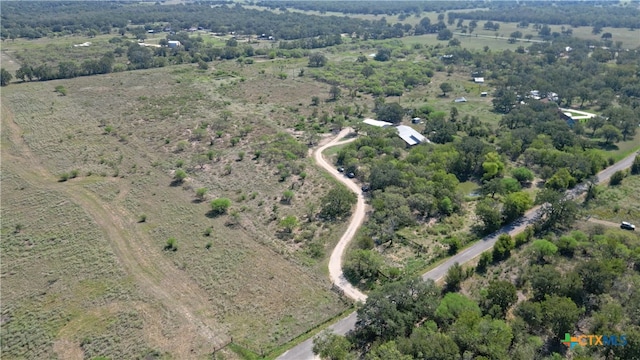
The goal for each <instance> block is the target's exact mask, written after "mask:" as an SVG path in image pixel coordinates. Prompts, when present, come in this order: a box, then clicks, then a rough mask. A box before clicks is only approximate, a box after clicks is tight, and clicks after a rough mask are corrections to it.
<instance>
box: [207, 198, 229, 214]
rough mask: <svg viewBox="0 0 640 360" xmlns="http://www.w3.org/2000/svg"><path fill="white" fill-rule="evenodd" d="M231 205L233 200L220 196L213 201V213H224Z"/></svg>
mask: <svg viewBox="0 0 640 360" xmlns="http://www.w3.org/2000/svg"><path fill="white" fill-rule="evenodd" d="M229 206H231V200H229V199H227V198H218V199H215V200H213V201H211V213H212V214H213V215H222V214H225V213H226V212H227V210H228V209H229Z"/></svg>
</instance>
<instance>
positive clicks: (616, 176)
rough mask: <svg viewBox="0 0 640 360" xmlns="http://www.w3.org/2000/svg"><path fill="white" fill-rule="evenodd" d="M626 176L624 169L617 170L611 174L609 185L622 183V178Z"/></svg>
mask: <svg viewBox="0 0 640 360" xmlns="http://www.w3.org/2000/svg"><path fill="white" fill-rule="evenodd" d="M626 177H627V172H626V171H625V170H618V171H616V172H614V173H613V175H611V179H609V186H616V185H620V184H621V183H622V180H624V178H626Z"/></svg>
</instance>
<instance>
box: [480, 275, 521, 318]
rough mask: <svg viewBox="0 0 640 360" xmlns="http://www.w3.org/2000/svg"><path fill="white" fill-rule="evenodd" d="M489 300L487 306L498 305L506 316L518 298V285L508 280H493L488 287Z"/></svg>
mask: <svg viewBox="0 0 640 360" xmlns="http://www.w3.org/2000/svg"><path fill="white" fill-rule="evenodd" d="M487 300H488V301H489V304H488V307H487V308H491V307H492V306H493V305H497V306H498V307H499V308H500V310H501V312H502V315H503V316H504V314H506V313H507V310H509V308H510V307H511V305H513V304H515V303H516V301H517V300H518V295H517V294H516V287H515V285H513V284H512V283H510V282H508V281H503V280H497V281H491V282H489V287H488V288H487Z"/></svg>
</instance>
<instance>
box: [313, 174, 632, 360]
mask: <svg viewBox="0 0 640 360" xmlns="http://www.w3.org/2000/svg"><path fill="white" fill-rule="evenodd" d="M639 164H640V162H639ZM498 245H500V246H496V248H494V250H493V252H488V253H485V254H483V256H482V257H481V259H480V262H479V264H478V266H477V267H476V268H475V269H474V268H469V269H463V268H461V267H460V266H454V267H453V268H451V269H450V270H449V272H448V274H447V276H446V278H445V280H446V283H445V286H444V288H442V289H441V288H440V287H438V286H436V285H435V284H434V283H433V282H431V281H427V282H424V281H422V279H410V280H406V281H402V282H395V283H390V284H387V285H384V286H382V287H379V288H377V289H375V290H374V291H372V292H371V293H370V295H369V298H368V299H367V302H366V304H364V305H363V306H362V308H360V309H359V310H358V322H357V323H356V328H355V330H354V331H352V332H351V333H350V334H349V335H348V336H347V337H346V338H344V337H340V336H337V335H326V334H325V335H324V336H321V337H320V338H319V339H318V340H316V342H315V346H314V351H315V352H316V353H317V354H320V355H321V356H322V357H323V358H328V359H350V358H355V354H356V353H358V354H364V356H363V357H364V358H365V359H369V360H374V359H375V360H378V359H415V358H428V359H451V360H456V359H470V358H475V359H522V360H531V359H558V358H560V357H561V356H562V357H564V356H566V355H567V354H568V353H569V351H568V350H567V347H566V346H564V345H562V344H561V341H562V339H563V338H564V334H565V333H571V334H575V333H576V332H579V333H583V334H603V335H616V336H618V337H619V336H621V335H624V336H625V341H626V345H624V346H614V345H609V346H591V347H580V346H578V347H576V348H574V349H573V350H571V351H570V352H571V353H572V355H573V358H574V359H605V358H606V359H629V360H630V359H638V354H640V290H639V286H638V285H640V238H639V237H638V235H636V234H634V233H632V232H628V231H627V232H625V231H624V230H608V231H605V230H604V228H602V227H597V226H596V227H594V228H592V229H591V230H589V232H586V233H585V232H582V231H572V232H566V233H559V234H557V235H546V236H544V237H543V238H535V237H532V236H530V233H529V234H525V236H521V237H518V238H516V239H512V238H511V237H509V236H508V235H506V236H503V237H501V239H500V244H498ZM511 257H513V259H511ZM474 270H475V272H476V273H477V274H476V275H474ZM467 278H470V280H467V284H469V285H468V286H466V289H467V291H466V294H467V295H465V294H462V293H460V292H458V291H459V290H460V286H461V283H462V282H464V281H465V279H467Z"/></svg>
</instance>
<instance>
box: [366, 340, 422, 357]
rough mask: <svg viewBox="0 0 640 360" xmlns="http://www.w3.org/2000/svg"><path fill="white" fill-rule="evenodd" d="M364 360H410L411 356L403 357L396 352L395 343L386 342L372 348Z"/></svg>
mask: <svg viewBox="0 0 640 360" xmlns="http://www.w3.org/2000/svg"><path fill="white" fill-rule="evenodd" d="M365 359H366V360H412V359H413V358H412V357H411V355H405V354H402V353H401V352H400V350H398V346H397V345H396V342H395V341H393V340H392V341H388V342H386V343H384V344H381V345H378V346H376V347H374V348H373V349H372V350H371V351H370V352H369V353H368V354H367V355H366V356H365Z"/></svg>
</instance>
